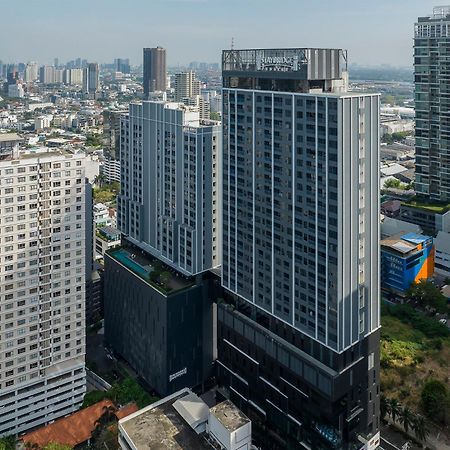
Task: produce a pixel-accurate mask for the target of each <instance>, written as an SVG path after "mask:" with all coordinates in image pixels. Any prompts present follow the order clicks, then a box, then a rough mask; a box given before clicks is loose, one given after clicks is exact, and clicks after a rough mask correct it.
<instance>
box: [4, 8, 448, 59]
mask: <svg viewBox="0 0 450 450" xmlns="http://www.w3.org/2000/svg"><path fill="white" fill-rule="evenodd" d="M436 1H437V2H438V3H437V5H440V4H442V3H440V2H439V0H436ZM448 3H450V0H449V1H448ZM433 6H435V2H434V1H432V0H21V1H20V2H16V1H11V0H0V60H2V61H3V62H27V61H37V62H38V63H39V64H48V63H53V58H55V57H58V58H59V61H60V62H63V63H64V62H66V61H68V60H71V59H75V58H77V57H81V58H83V59H88V60H89V61H92V62H99V63H102V62H112V61H113V60H114V58H120V57H122V58H127V57H128V58H130V60H131V63H132V64H140V63H141V59H142V48H143V47H156V46H158V45H160V46H162V47H165V48H166V49H167V59H168V64H169V66H176V65H178V64H180V65H183V64H186V63H188V62H190V61H206V62H219V61H220V55H221V50H222V49H225V48H230V46H231V40H232V38H234V47H235V48H263V47H269V48H276V47H333V48H334V47H336V48H344V49H347V50H348V55H349V62H350V64H352V63H353V64H355V63H356V64H360V65H381V64H388V65H393V66H401V67H406V66H411V65H412V44H413V30H414V22H415V21H416V19H417V17H418V16H426V15H429V14H431V12H432V10H433Z"/></svg>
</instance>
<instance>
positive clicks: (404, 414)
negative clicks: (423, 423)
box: [400, 406, 414, 432]
mask: <svg viewBox="0 0 450 450" xmlns="http://www.w3.org/2000/svg"><path fill="white" fill-rule="evenodd" d="M400 423H401V424H402V425H403V428H404V429H405V431H406V432H408V430H409V429H410V428H411V427H412V426H413V425H414V414H413V413H412V411H411V410H410V409H409V408H408V407H407V406H405V407H404V408H403V409H402V410H401V412H400Z"/></svg>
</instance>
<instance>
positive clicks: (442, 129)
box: [414, 6, 450, 203]
mask: <svg viewBox="0 0 450 450" xmlns="http://www.w3.org/2000/svg"><path fill="white" fill-rule="evenodd" d="M449 39H450V6H446V7H437V8H434V10H433V14H432V15H431V16H427V17H419V19H418V21H417V23H416V25H415V33H414V77H415V91H416V92H415V103H416V179H415V189H416V191H417V194H418V195H420V196H421V197H424V198H425V199H427V200H429V201H432V202H436V201H437V202H445V203H449V202H450V80H449V78H448V72H449V70H450V60H449V57H448V55H449Z"/></svg>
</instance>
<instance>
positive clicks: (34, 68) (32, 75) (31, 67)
mask: <svg viewBox="0 0 450 450" xmlns="http://www.w3.org/2000/svg"><path fill="white" fill-rule="evenodd" d="M38 76H39V68H38V65H37V63H35V62H29V63H27V65H26V67H25V74H24V81H26V82H27V83H29V82H30V81H36V80H37V79H38Z"/></svg>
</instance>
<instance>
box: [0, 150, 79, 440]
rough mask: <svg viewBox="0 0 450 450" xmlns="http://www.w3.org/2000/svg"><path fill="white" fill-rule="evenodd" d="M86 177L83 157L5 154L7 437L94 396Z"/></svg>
mask: <svg viewBox="0 0 450 450" xmlns="http://www.w3.org/2000/svg"><path fill="white" fill-rule="evenodd" d="M84 172H85V169H84V155H83V156H81V155H78V156H77V155H71V154H70V155H69V154H62V153H59V152H55V153H43V154H31V153H20V154H19V153H18V151H17V149H15V150H13V151H12V152H9V151H6V150H5V151H4V152H2V153H0V180H1V182H0V197H1V199H2V200H1V204H0V217H1V221H0V436H2V435H12V434H18V433H22V432H24V431H26V430H29V429H31V428H33V427H37V426H40V425H43V424H46V423H49V422H52V421H54V420H55V419H58V418H59V417H63V416H65V415H67V414H70V413H72V412H74V411H76V410H77V409H78V408H79V407H80V406H81V403H82V401H83V397H84V394H85V392H86V380H85V377H86V375H85V366H84V355H85V269H86V259H85V258H86V250H85V248H86V236H85V234H86V233H85V177H84Z"/></svg>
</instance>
